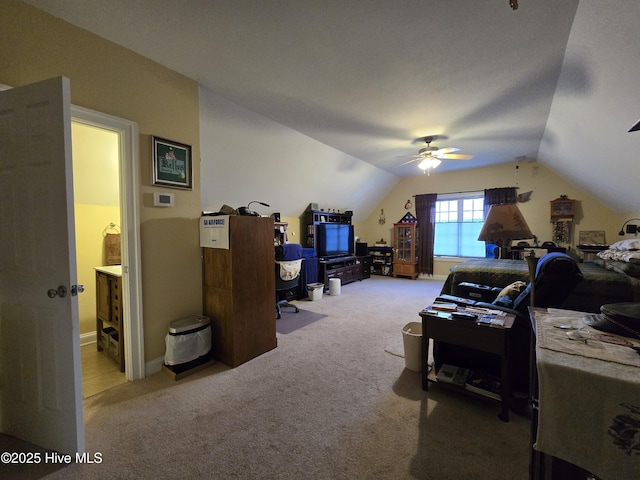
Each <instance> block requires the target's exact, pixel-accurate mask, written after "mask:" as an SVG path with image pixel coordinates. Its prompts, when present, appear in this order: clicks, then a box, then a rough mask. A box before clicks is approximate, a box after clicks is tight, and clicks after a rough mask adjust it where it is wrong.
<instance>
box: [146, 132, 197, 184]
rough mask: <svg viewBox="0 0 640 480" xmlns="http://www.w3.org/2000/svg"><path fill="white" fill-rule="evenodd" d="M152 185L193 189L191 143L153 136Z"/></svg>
mask: <svg viewBox="0 0 640 480" xmlns="http://www.w3.org/2000/svg"><path fill="white" fill-rule="evenodd" d="M151 141H152V145H151V151H152V155H153V158H152V172H153V178H152V180H151V183H152V185H161V186H163V187H172V188H181V189H186V190H191V189H193V183H192V182H193V171H192V165H193V164H192V159H191V145H186V144H184V143H179V142H175V141H173V140H167V139H165V138H160V137H155V136H153V137H151Z"/></svg>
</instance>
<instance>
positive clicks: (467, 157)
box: [436, 153, 473, 160]
mask: <svg viewBox="0 0 640 480" xmlns="http://www.w3.org/2000/svg"><path fill="white" fill-rule="evenodd" d="M436 156H437V158H439V159H441V160H471V159H472V158H473V155H465V154H464V153H446V154H444V155H436Z"/></svg>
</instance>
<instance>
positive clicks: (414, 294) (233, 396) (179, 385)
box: [46, 276, 529, 480]
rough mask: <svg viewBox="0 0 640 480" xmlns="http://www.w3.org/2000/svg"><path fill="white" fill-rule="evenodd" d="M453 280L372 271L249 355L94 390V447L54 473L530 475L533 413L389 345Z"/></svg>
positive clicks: (90, 425) (395, 479) (311, 305)
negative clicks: (89, 456) (268, 347)
mask: <svg viewBox="0 0 640 480" xmlns="http://www.w3.org/2000/svg"><path fill="white" fill-rule="evenodd" d="M441 284H442V282H438V281H431V280H422V279H418V280H408V279H394V278H390V277H377V276H375V277H373V278H371V279H368V280H365V281H363V282H356V283H353V284H349V285H344V286H343V287H342V294H341V295H340V296H329V295H327V296H323V298H322V299H321V300H319V301H315V302H308V301H300V302H299V304H300V306H301V307H302V308H304V309H307V310H311V311H314V312H316V313H317V314H322V315H327V316H326V318H323V319H321V320H319V321H316V322H313V323H311V324H309V325H307V326H304V327H302V328H299V329H297V330H294V331H292V332H291V333H288V334H287V335H278V347H277V348H276V349H275V350H273V351H271V352H268V353H266V354H264V355H262V356H260V357H258V358H256V359H254V360H252V361H250V362H248V363H246V364H244V365H241V366H240V367H237V368H235V369H231V368H229V367H226V366H224V365H222V364H216V365H214V366H213V367H211V368H209V369H207V370H204V371H202V372H200V373H198V374H196V375H193V376H192V377H188V378H186V379H184V380H181V381H179V382H174V381H172V380H170V379H169V378H168V377H166V376H164V375H162V374H157V375H153V376H151V377H149V378H147V379H144V380H141V381H138V382H134V383H129V384H127V385H123V386H119V387H116V388H113V389H111V390H109V391H107V392H104V393H102V394H98V395H95V396H93V397H91V398H89V399H87V400H86V401H85V418H86V437H87V438H86V440H87V449H88V451H89V452H100V453H101V454H102V458H103V461H102V463H101V464H99V465H72V466H70V467H65V468H63V469H61V470H59V471H58V472H54V473H52V474H50V475H49V476H48V477H46V478H52V479H54V478H55V479H57V478H60V479H65V480H66V479H73V478H86V479H94V478H121V479H129V478H132V479H133V478H136V479H138V478H145V479H146V478H154V479H155V478H158V479H164V478H166V479H173V478H189V479H194V478H203V479H204V478H206V479H230V478H236V479H327V480H334V479H344V480H352V479H390V480H401V479H432V480H446V479H455V480H458V479H460V478H472V479H492V480H500V479H505V480H507V479H508V480H518V479H526V478H528V454H529V420H528V419H525V418H522V417H518V416H517V415H515V414H512V419H511V421H510V422H509V423H503V422H501V421H499V420H498V419H497V417H496V415H497V413H498V407H497V405H495V404H491V403H485V402H482V401H478V400H476V399H473V398H470V397H466V396H463V395H460V394H457V393H455V392H450V391H447V390H444V389H439V388H437V386H436V387H434V388H432V389H431V390H430V391H429V392H425V391H423V390H422V388H421V377H420V374H419V373H416V372H412V371H409V370H406V369H405V368H404V359H403V358H401V357H398V356H396V355H390V354H389V353H387V352H385V348H386V347H388V346H389V345H394V344H396V343H397V342H399V343H397V344H398V345H401V344H402V343H401V342H402V333H401V330H402V327H403V326H404V325H405V324H406V323H407V322H409V321H419V318H420V317H419V316H418V312H419V311H420V310H421V309H422V308H424V307H425V306H427V305H428V304H430V303H431V301H432V300H433V298H434V297H435V296H436V295H437V294H438V293H439V291H440V287H441Z"/></svg>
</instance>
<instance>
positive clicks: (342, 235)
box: [316, 223, 355, 257]
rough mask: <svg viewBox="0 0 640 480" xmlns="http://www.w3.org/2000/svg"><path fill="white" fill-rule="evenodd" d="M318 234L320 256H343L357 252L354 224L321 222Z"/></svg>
mask: <svg viewBox="0 0 640 480" xmlns="http://www.w3.org/2000/svg"><path fill="white" fill-rule="evenodd" d="M316 236H317V238H316V250H317V252H318V257H341V256H345V255H353V254H354V252H355V241H354V235H353V225H345V224H341V223H319V224H318V225H317V226H316Z"/></svg>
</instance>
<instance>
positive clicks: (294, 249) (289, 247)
mask: <svg viewBox="0 0 640 480" xmlns="http://www.w3.org/2000/svg"><path fill="white" fill-rule="evenodd" d="M301 258H302V245H300V244H299V243H283V244H282V245H278V246H277V247H276V260H299V259H301Z"/></svg>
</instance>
